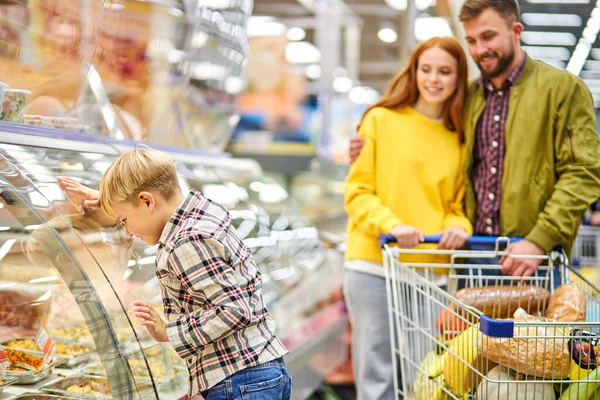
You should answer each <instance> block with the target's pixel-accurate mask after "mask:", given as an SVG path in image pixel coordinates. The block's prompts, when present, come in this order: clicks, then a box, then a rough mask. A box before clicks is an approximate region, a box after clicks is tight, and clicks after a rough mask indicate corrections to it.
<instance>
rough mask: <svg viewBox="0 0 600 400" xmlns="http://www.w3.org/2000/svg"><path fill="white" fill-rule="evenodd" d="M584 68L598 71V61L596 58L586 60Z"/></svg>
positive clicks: (599, 64) (599, 65) (599, 63)
mask: <svg viewBox="0 0 600 400" xmlns="http://www.w3.org/2000/svg"><path fill="white" fill-rule="evenodd" d="M584 66H585V69H589V70H591V71H600V61H597V60H588V61H586V62H585V64H584Z"/></svg>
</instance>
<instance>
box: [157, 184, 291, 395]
mask: <svg viewBox="0 0 600 400" xmlns="http://www.w3.org/2000/svg"><path fill="white" fill-rule="evenodd" d="M159 245H160V248H159V252H158V254H157V257H156V274H157V276H158V279H159V282H160V286H161V290H162V297H163V303H164V308H165V316H166V317H167V320H168V321H169V322H168V323H167V334H168V336H169V341H170V342H171V344H172V345H173V346H174V347H175V350H177V352H178V353H179V355H180V356H181V357H182V358H183V359H184V360H185V361H186V362H187V366H188V369H189V371H190V388H189V395H190V397H192V396H194V395H197V394H199V393H201V392H203V391H206V390H207V389H210V388H211V387H213V386H215V385H216V384H217V383H219V382H221V381H222V380H223V379H225V378H227V377H229V376H231V375H233V374H234V373H236V372H238V371H241V370H243V369H246V368H248V367H252V366H256V365H259V364H263V363H266V362H268V361H271V360H274V359H277V358H279V357H282V356H283V355H285V354H286V353H287V350H286V349H285V347H284V346H283V344H282V343H281V342H280V341H279V340H278V339H277V338H276V337H275V335H274V331H275V323H274V322H273V320H272V319H271V318H270V317H269V315H268V313H267V310H266V308H265V304H264V302H263V296H262V279H261V275H260V273H259V271H258V269H257V267H256V263H255V262H254V259H253V257H252V254H251V252H250V250H249V249H248V248H247V247H246V246H245V245H244V243H243V242H242V240H241V239H240V238H239V236H238V234H237V232H236V230H235V228H234V227H233V226H232V224H231V217H230V215H229V212H228V211H227V209H225V208H224V207H223V206H221V205H219V204H217V203H214V202H212V201H210V200H208V199H207V198H205V197H203V196H202V195H201V194H200V192H198V191H196V190H192V191H191V192H190V194H189V195H188V196H187V197H186V199H185V201H184V202H183V203H182V204H181V206H180V207H179V209H178V210H177V211H176V212H175V213H174V214H173V215H172V216H171V218H170V219H169V221H168V222H167V225H166V226H165V228H164V230H163V232H162V235H161V237H160V239H159Z"/></svg>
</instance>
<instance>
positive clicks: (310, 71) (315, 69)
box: [306, 64, 321, 79]
mask: <svg viewBox="0 0 600 400" xmlns="http://www.w3.org/2000/svg"><path fill="white" fill-rule="evenodd" d="M306 76H307V77H308V78H310V79H319V78H320V77H321V66H320V65H319V64H311V65H309V66H307V67H306Z"/></svg>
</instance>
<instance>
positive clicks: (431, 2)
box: [415, 0, 435, 11]
mask: <svg viewBox="0 0 600 400" xmlns="http://www.w3.org/2000/svg"><path fill="white" fill-rule="evenodd" d="M434 6H435V0H415V7H417V10H420V11H425V10H427V9H428V8H429V7H434Z"/></svg>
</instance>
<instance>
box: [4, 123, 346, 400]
mask: <svg viewBox="0 0 600 400" xmlns="http://www.w3.org/2000/svg"><path fill="white" fill-rule="evenodd" d="M17 127H18V126H15V125H8V124H2V123H0V133H2V134H1V135H0V144H1V146H0V304H4V306H2V307H0V347H1V348H4V349H8V350H9V353H10V352H22V353H23V354H26V355H27V357H38V358H39V359H42V364H41V370H42V371H43V374H41V375H44V376H42V377H40V378H39V379H37V377H31V380H30V381H31V383H22V382H18V383H16V384H12V385H10V386H7V388H6V391H7V392H9V393H11V394H14V395H24V396H25V395H27V394H29V393H34V392H35V393H40V391H41V392H43V393H44V394H45V395H46V396H53V395H57V396H65V395H68V393H77V397H83V398H106V397H107V396H108V397H112V398H128V399H129V398H131V399H134V398H160V399H179V398H181V397H183V396H185V395H186V394H187V387H188V379H189V375H188V371H187V367H186V365H185V362H184V361H182V360H181V359H180V358H179V356H178V354H177V353H176V352H175V350H174V349H173V348H172V347H171V346H170V345H169V344H164V343H160V344H159V343H156V342H155V341H154V340H153V339H152V338H151V337H150V336H149V335H148V334H147V332H146V330H145V328H143V327H142V326H141V325H140V323H139V322H138V320H137V318H135V317H134V316H133V315H131V314H130V313H129V305H130V304H131V303H132V302H133V301H135V300H143V301H144V302H147V303H149V304H151V305H152V306H153V307H154V308H155V309H156V310H157V311H158V312H159V313H162V298H161V293H160V287H159V284H158V279H157V278H156V273H155V266H154V262H155V257H156V252H157V249H158V248H157V246H148V245H147V244H145V243H144V242H142V241H141V240H138V239H132V238H127V237H126V236H125V235H124V234H123V231H122V229H121V228H120V227H118V226H114V222H113V221H106V220H103V218H102V217H101V216H99V215H97V214H96V213H94V212H90V211H89V210H87V209H83V208H82V207H80V205H81V201H82V199H79V198H73V197H71V198H69V197H67V195H66V194H65V192H64V191H63V190H62V189H61V187H60V185H59V178H61V177H70V178H71V179H74V180H76V181H77V182H80V183H81V184H83V185H85V186H88V187H91V188H97V187H98V184H99V181H100V178H101V176H102V173H103V172H104V171H105V170H106V169H107V168H108V166H109V165H110V164H111V163H112V161H113V160H114V159H116V157H118V155H119V154H120V153H122V152H124V151H126V150H128V149H129V148H130V146H131V144H128V143H127V142H118V141H115V140H112V139H102V140H96V141H94V142H93V143H89V142H86V141H83V139H82V138H78V137H76V136H56V135H54V133H53V132H43V131H40V132H38V131H31V130H27V131H21V130H19V129H20V127H18V128H19V129H17ZM28 129H31V128H28ZM36 129H37V128H36ZM5 133H6V134H5ZM166 151H168V153H169V154H170V156H171V157H172V158H173V159H174V160H175V162H176V165H177V167H178V172H179V174H180V185H181V187H182V190H183V191H184V192H187V191H188V190H190V189H192V188H195V189H198V190H200V191H202V193H203V195H204V196H206V197H208V198H211V199H212V200H215V201H217V202H220V203H222V204H224V205H225V206H227V207H228V208H229V209H230V213H231V217H232V220H233V222H234V225H235V227H236V229H237V230H238V232H239V233H240V235H241V236H242V237H243V240H244V243H246V245H247V246H248V247H249V248H251V249H252V251H253V254H254V257H255V259H256V261H257V265H258V267H259V268H260V270H261V273H262V275H263V282H264V287H263V290H264V294H265V301H266V302H267V307H268V308H269V310H270V312H271V314H272V315H273V317H274V318H275V319H276V322H277V324H278V333H277V334H278V336H279V337H281V338H282V340H283V341H284V342H286V345H288V347H289V349H290V351H291V352H290V356H289V357H288V360H287V361H288V365H289V369H290V373H291V375H292V377H294V379H295V382H302V381H305V383H306V384H307V385H318V382H319V380H318V379H316V378H315V376H319V377H320V378H321V379H322V378H323V376H324V375H325V374H326V371H328V370H333V369H334V368H335V367H336V366H337V365H339V363H341V362H342V361H343V359H344V357H345V356H344V355H345V348H344V347H343V344H341V343H342V340H341V336H342V335H343V333H344V332H343V327H345V324H346V318H345V312H344V311H343V305H342V306H340V304H341V303H340V301H339V298H335V299H334V298H333V297H331V293H332V292H333V291H334V289H335V290H337V289H339V284H338V282H339V280H340V279H341V278H340V277H341V276H342V274H341V273H340V271H339V270H338V267H339V266H341V265H342V262H341V258H336V257H339V254H337V253H336V252H335V251H332V250H331V249H326V248H324V247H323V246H322V245H321V242H320V238H319V232H318V231H317V230H316V229H315V228H314V227H313V226H311V225H310V224H309V223H308V222H307V221H306V220H305V219H304V218H302V217H301V216H300V215H299V213H298V212H297V210H296V209H295V205H294V201H293V199H291V198H290V197H289V196H288V194H287V192H286V191H285V190H284V189H283V188H282V187H281V186H279V185H277V184H276V183H275V182H274V181H271V180H269V179H268V178H266V177H265V176H264V174H263V173H262V170H261V168H260V166H259V165H258V164H257V163H256V162H255V161H253V160H244V159H231V158H228V157H227V156H226V155H221V156H201V157H198V155H197V154H194V153H191V152H186V151H183V150H177V149H166ZM265 188H266V189H265ZM264 190H266V191H264ZM261 191H262V192H261ZM42 329H43V331H45V332H47V333H48V335H49V336H50V338H51V339H52V340H53V341H54V344H55V346H54V352H53V354H52V357H51V358H49V357H48V356H47V355H46V357H44V356H45V354H44V352H43V351H40V350H41V348H42V347H43V346H40V344H39V343H38V342H37V341H36V340H35V339H36V336H38V335H39V333H40V331H42ZM338 342H339V343H340V344H341V345H337V343H338ZM11 354H13V353H11ZM323 360H327V363H325V364H323ZM20 361H23V360H20ZM15 363H16V364H22V363H21V362H19V360H15ZM24 364H28V363H24ZM21 372H23V373H26V374H29V376H31V375H34V374H33V371H27V370H25V371H21ZM38 374H39V372H38ZM315 374H316V375H315ZM302 376H304V377H310V379H302ZM34 381H35V382H34ZM301 385H302V384H301V383H299V384H296V383H295V385H294V386H295V388H297V387H301ZM307 387H308V386H307Z"/></svg>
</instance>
